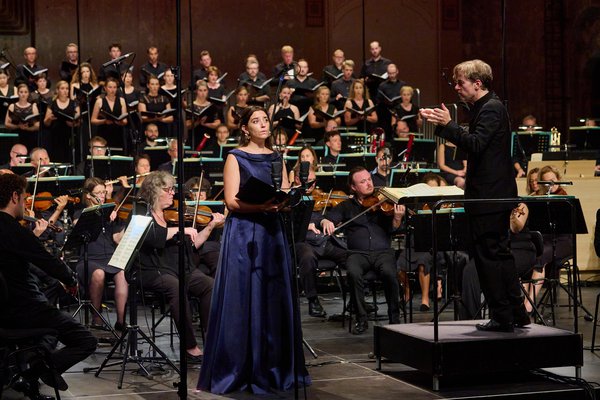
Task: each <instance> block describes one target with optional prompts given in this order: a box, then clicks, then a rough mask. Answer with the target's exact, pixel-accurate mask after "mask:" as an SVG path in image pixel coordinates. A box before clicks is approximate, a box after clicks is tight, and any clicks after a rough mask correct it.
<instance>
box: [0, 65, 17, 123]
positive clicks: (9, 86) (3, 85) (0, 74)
mask: <svg viewBox="0 0 600 400" xmlns="http://www.w3.org/2000/svg"><path fill="white" fill-rule="evenodd" d="M16 95H17V88H16V87H15V86H14V85H13V83H12V82H11V81H10V75H9V74H8V71H6V70H4V69H0V96H2V97H5V98H7V99H8V98H10V97H13V96H16ZM13 101H14V100H13ZM11 102H12V101H10V100H9V101H2V102H0V121H3V122H4V119H5V118H6V113H7V112H8V105H9V104H10V103H11Z"/></svg>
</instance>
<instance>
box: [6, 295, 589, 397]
mask: <svg viewBox="0 0 600 400" xmlns="http://www.w3.org/2000/svg"><path fill="white" fill-rule="evenodd" d="M598 290H599V289H598V288H583V296H584V304H585V305H586V307H587V308H588V309H590V310H591V311H593V306H594V301H595V298H596V294H597V293H598ZM563 297H564V296H563ZM381 298H383V296H381ZM322 299H323V300H322V304H323V306H324V307H325V309H326V310H327V312H328V313H329V314H333V313H335V312H339V311H340V310H341V304H342V302H341V298H340V297H339V295H338V294H336V293H332V294H326V295H324V296H323V297H322ZM419 304H420V300H419V298H418V296H416V298H415V305H414V308H415V309H417V308H418V305H419ZM379 313H380V314H383V315H385V305H383V306H380V311H379ZM109 315H110V316H111V318H112V321H114V315H113V314H112V313H111V314H109ZM580 315H581V314H580ZM431 317H432V313H431V312H427V313H422V312H419V311H415V313H414V322H428V321H430V319H431ZM442 319H443V320H451V319H452V312H451V311H448V312H445V314H444V315H443V317H442ZM139 322H140V326H142V327H143V329H144V330H145V329H146V326H148V325H149V323H150V312H149V311H147V312H146V313H144V310H143V309H140V320H139ZM372 324H373V322H370V323H369V325H370V326H369V330H368V331H367V332H366V333H365V334H363V335H360V336H354V335H352V334H350V333H348V330H347V325H346V329H343V328H342V327H341V322H337V321H325V320H322V319H317V318H312V317H310V316H308V313H307V305H306V301H305V299H302V326H303V330H304V336H305V339H306V340H307V341H308V343H309V344H310V345H311V346H312V347H313V348H314V349H315V351H316V352H317V354H318V358H317V359H314V358H313V357H312V356H311V355H310V353H308V352H307V351H305V356H306V361H307V364H308V370H309V373H310V374H311V377H312V380H313V384H312V386H310V387H309V388H307V393H306V398H308V399H319V400H325V399H327V400H342V399H360V400H369V399H378V400H380V399H398V398H402V399H411V400H412V399H416V400H418V399H471V398H481V397H482V396H486V397H487V396H493V397H494V399H502V398H505V397H506V398H511V399H536V400H538V399H571V398H572V399H583V398H584V394H583V391H582V390H581V389H579V388H577V387H575V386H572V385H568V384H565V383H560V382H555V381H553V380H550V379H548V378H546V377H542V376H541V375H539V374H535V373H530V372H527V373H515V374H494V375H493V376H489V375H488V376H478V377H475V376H468V377H456V378H448V379H447V380H446V379H445V380H444V381H443V385H442V387H441V390H440V391H439V392H434V391H432V390H431V385H432V380H431V376H430V375H427V374H425V373H422V372H419V371H416V370H415V369H412V368H409V367H407V366H405V365H402V364H399V363H394V362H390V361H386V360H384V361H383V366H382V370H381V371H377V370H376V364H375V358H374V357H373V350H374V340H373V325H372ZM380 324H382V325H383V324H386V321H380ZM572 325H573V319H572V314H569V313H568V311H567V309H566V308H564V309H560V310H559V312H558V319H557V327H559V328H563V329H572ZM592 325H593V324H592V323H591V322H586V321H584V320H583V317H580V331H581V332H582V333H583V339H584V347H585V346H589V345H590V343H591V332H592ZM159 330H160V331H161V332H163V334H162V335H161V336H160V337H159V338H158V339H157V343H158V345H159V346H160V348H161V349H163V350H164V351H165V352H166V353H167V354H168V355H169V356H170V357H172V358H173V359H176V358H177V354H178V352H177V351H174V350H172V349H171V348H170V345H169V337H168V332H169V326H168V323H167V322H163V323H162V324H161V325H160V327H159ZM96 333H98V335H99V336H101V335H102V334H103V332H98V331H96ZM599 335H600V333H599ZM177 344H178V340H177V338H175V345H177ZM109 349H110V346H108V345H103V346H102V347H100V348H99V349H98V351H97V352H96V353H95V354H94V355H93V356H91V357H90V358H88V359H87V360H86V361H85V362H83V363H80V364H78V365H76V366H75V367H73V368H72V369H71V370H70V371H68V372H67V373H66V374H65V379H66V381H67V382H68V384H69V390H68V391H67V392H62V393H61V395H62V398H63V399H83V398H85V399H102V400H107V399H111V400H112V399H115V400H125V399H157V400H158V399H176V398H177V393H176V390H175V389H174V387H173V383H174V382H176V381H178V379H179V376H178V375H176V374H173V372H171V371H166V372H162V373H161V372H159V371H156V372H155V374H156V375H155V376H154V377H153V379H152V380H149V379H147V378H145V377H142V376H139V375H138V374H137V373H136V371H134V368H133V367H134V364H130V365H129V368H128V371H126V373H125V379H124V383H123V388H122V389H117V381H118V375H119V373H118V370H117V369H116V367H114V368H112V369H107V370H105V371H104V372H103V373H102V374H101V375H100V377H98V378H96V377H94V375H93V373H88V374H85V373H83V372H82V371H83V368H85V367H94V366H98V365H99V364H100V363H101V362H102V361H103V360H104V357H105V356H106V353H107V352H108V350H109ZM140 349H142V350H143V351H144V352H146V351H147V350H148V346H145V345H140ZM547 351H549V352H551V351H557V352H560V351H561V349H552V348H549V349H547ZM596 354H598V355H600V352H598V353H596ZM596 354H594V353H591V352H590V351H589V350H585V351H584V354H583V356H584V366H583V369H582V377H583V378H584V379H586V380H587V381H589V382H593V381H600V358H599V357H598V355H596ZM524 356H526V355H524ZM198 371H199V370H198V368H191V369H190V370H189V371H188V382H187V386H188V388H189V391H188V397H189V398H190V399H222V398H232V399H247V398H253V396H251V395H249V394H245V393H235V394H230V395H227V396H215V395H212V394H210V393H199V392H196V391H195V384H196V380H197V378H198ZM547 371H550V372H552V373H555V374H561V375H564V376H569V377H574V376H575V369H574V368H572V367H565V368H551V369H548V370H547ZM42 391H43V392H44V393H47V394H52V392H51V391H50V390H48V388H47V387H42ZM299 397H300V398H304V393H303V391H302V389H300V393H299ZM20 398H22V397H21V396H20V394H18V393H15V392H10V391H9V392H5V393H4V395H3V399H20ZM261 398H265V399H293V398H294V393H293V391H292V392H289V393H287V392H286V393H274V394H273V395H269V396H261Z"/></svg>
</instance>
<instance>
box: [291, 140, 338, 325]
mask: <svg viewBox="0 0 600 400" xmlns="http://www.w3.org/2000/svg"><path fill="white" fill-rule="evenodd" d="M305 150H308V149H305ZM310 150H312V149H310ZM303 161H304V160H303ZM299 170H300V165H299V164H297V167H294V176H295V180H294V185H300V177H299V176H298V172H299ZM315 180H316V175H315V170H314V169H313V168H310V169H309V174H308V182H314V183H313V184H312V185H311V186H310V187H309V188H308V189H307V190H306V194H307V195H310V194H311V193H312V192H313V190H314V188H315V184H316V182H315ZM321 218H322V213H321V211H320V210H319V211H313V212H312V215H311V218H310V223H309V225H308V232H307V233H306V240H305V241H304V242H298V243H296V244H295V247H296V256H297V259H298V273H299V275H300V283H301V285H302V288H303V289H304V294H305V296H306V298H307V300H308V314H309V315H310V316H311V317H325V316H326V315H327V313H326V312H325V310H324V309H323V306H322V305H321V302H320V301H319V297H318V296H317V279H316V270H317V266H318V260H320V259H322V260H331V261H333V262H335V263H336V264H337V265H339V266H343V265H345V262H346V257H347V251H346V249H344V248H343V247H341V246H340V244H341V243H340V241H339V240H332V239H331V238H332V236H327V235H324V234H323V233H322V232H321V230H320V229H319V228H317V225H318V223H319V221H320V220H321Z"/></svg>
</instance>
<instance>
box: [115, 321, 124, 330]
mask: <svg viewBox="0 0 600 400" xmlns="http://www.w3.org/2000/svg"><path fill="white" fill-rule="evenodd" d="M115 331H117V333H123V332H124V331H125V324H124V323H123V322H119V321H117V322H115Z"/></svg>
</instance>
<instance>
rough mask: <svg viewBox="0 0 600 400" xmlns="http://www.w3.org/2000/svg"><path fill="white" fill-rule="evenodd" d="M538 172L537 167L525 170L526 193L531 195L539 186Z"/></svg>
mask: <svg viewBox="0 0 600 400" xmlns="http://www.w3.org/2000/svg"><path fill="white" fill-rule="evenodd" d="M539 173H540V169H539V168H532V169H530V170H529V171H527V195H528V196H533V195H534V193H536V192H537V191H538V190H539V189H540V187H539V185H538V175H539Z"/></svg>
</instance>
